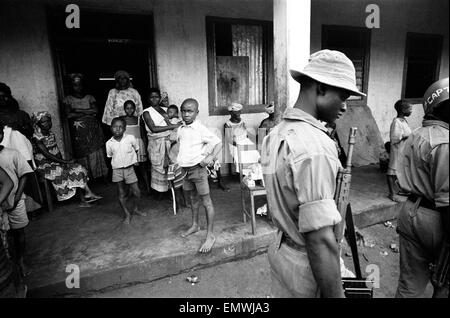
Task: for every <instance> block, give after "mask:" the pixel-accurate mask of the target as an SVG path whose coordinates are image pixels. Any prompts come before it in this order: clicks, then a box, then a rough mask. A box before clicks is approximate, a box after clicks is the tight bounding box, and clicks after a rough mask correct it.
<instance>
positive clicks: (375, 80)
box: [311, 0, 449, 141]
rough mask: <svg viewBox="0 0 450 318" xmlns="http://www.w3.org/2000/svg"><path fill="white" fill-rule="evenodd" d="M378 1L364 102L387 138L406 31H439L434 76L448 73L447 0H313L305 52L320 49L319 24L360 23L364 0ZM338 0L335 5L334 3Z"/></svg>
mask: <svg viewBox="0 0 450 318" xmlns="http://www.w3.org/2000/svg"><path fill="white" fill-rule="evenodd" d="M371 3H373V4H377V5H378V6H379V7H380V13H381V14H380V17H381V25H380V26H381V27H380V28H379V29H372V38H371V48H370V72H369V83H368V97H367V104H368V106H369V107H370V108H371V110H372V113H373V115H374V117H375V120H376V122H377V124H378V127H379V129H380V132H381V135H382V138H383V139H384V140H385V141H387V140H388V139H389V126H390V124H391V122H392V119H393V118H394V117H395V116H396V112H395V110H394V103H395V102H396V101H397V100H398V99H400V97H401V91H402V79H403V66H404V57H405V45H406V33H407V32H418V33H434V34H442V35H443V36H444V45H443V47H444V48H443V52H442V58H441V70H440V78H442V77H448V74H449V64H448V53H449V52H448V44H449V42H448V41H449V29H448V6H449V3H448V0H433V1H425V0H339V1H336V0H314V1H312V9H311V11H312V18H311V21H312V22H311V52H315V51H318V50H320V49H321V32H322V25H323V24H331V25H346V26H358V27H364V26H365V19H366V17H367V15H368V13H366V12H365V8H366V6H367V5H368V4H371ZM338 4H339V5H338ZM422 117H423V109H422V105H420V104H418V105H415V106H414V109H413V115H412V116H411V117H410V118H409V119H408V121H409V123H410V125H411V126H412V127H413V128H415V127H419V126H420V124H421V122H422Z"/></svg>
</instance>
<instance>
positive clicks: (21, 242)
mask: <svg viewBox="0 0 450 318" xmlns="http://www.w3.org/2000/svg"><path fill="white" fill-rule="evenodd" d="M11 236H12V239H13V248H14V256H15V260H16V263H17V266H18V269H19V271H20V275H21V277H25V276H27V275H28V269H27V268H26V267H25V264H24V261H23V259H24V255H25V228H20V229H11Z"/></svg>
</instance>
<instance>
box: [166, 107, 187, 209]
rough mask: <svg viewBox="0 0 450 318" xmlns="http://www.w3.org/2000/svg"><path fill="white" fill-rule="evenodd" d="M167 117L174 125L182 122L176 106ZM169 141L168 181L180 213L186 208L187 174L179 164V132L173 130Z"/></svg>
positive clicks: (169, 110)
mask: <svg viewBox="0 0 450 318" xmlns="http://www.w3.org/2000/svg"><path fill="white" fill-rule="evenodd" d="M167 117H168V118H169V122H170V123H171V124H172V125H177V124H178V123H181V122H182V120H181V119H180V118H179V117H178V107H177V106H176V105H170V106H169V108H168V109H167ZM169 140H170V148H169V149H167V151H166V154H167V156H168V158H167V161H168V163H169V166H168V167H167V181H168V182H169V185H170V186H171V187H173V189H174V191H175V199H176V203H177V211H179V210H181V208H182V207H186V199H185V197H184V192H183V189H182V186H183V181H184V178H185V176H186V172H185V171H184V170H183V168H181V167H180V165H179V164H178V163H177V157H178V153H179V151H180V143H179V142H177V130H172V132H171V133H170V135H169Z"/></svg>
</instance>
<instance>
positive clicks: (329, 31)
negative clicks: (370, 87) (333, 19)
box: [322, 25, 370, 104]
mask: <svg viewBox="0 0 450 318" xmlns="http://www.w3.org/2000/svg"><path fill="white" fill-rule="evenodd" d="M322 49H330V50H337V51H341V52H342V53H344V54H345V55H347V56H348V58H349V59H351V60H352V62H353V64H354V65H355V70H356V86H357V87H358V89H359V90H360V91H362V92H367V83H368V79H369V52H370V30H369V29H367V28H359V27H348V26H335V25H324V26H323V27H322ZM349 101H350V103H352V102H354V103H355V104H362V103H365V101H366V97H360V96H351V97H350V99H349Z"/></svg>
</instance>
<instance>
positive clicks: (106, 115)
mask: <svg viewBox="0 0 450 318" xmlns="http://www.w3.org/2000/svg"><path fill="white" fill-rule="evenodd" d="M114 79H115V80H116V87H115V88H113V89H111V90H110V91H109V93H108V99H107V100H106V104H105V110H104V111H103V117H102V122H103V123H105V124H106V125H108V126H110V125H111V121H112V120H113V118H116V117H121V116H125V115H126V114H125V110H124V109H123V104H124V103H125V102H126V101H127V100H132V101H133V102H134V103H135V104H136V116H137V117H139V116H141V115H142V111H143V107H142V100H141V95H139V93H138V91H137V90H135V89H134V88H133V87H132V85H131V82H130V74H128V73H127V72H125V71H117V72H116V74H114Z"/></svg>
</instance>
